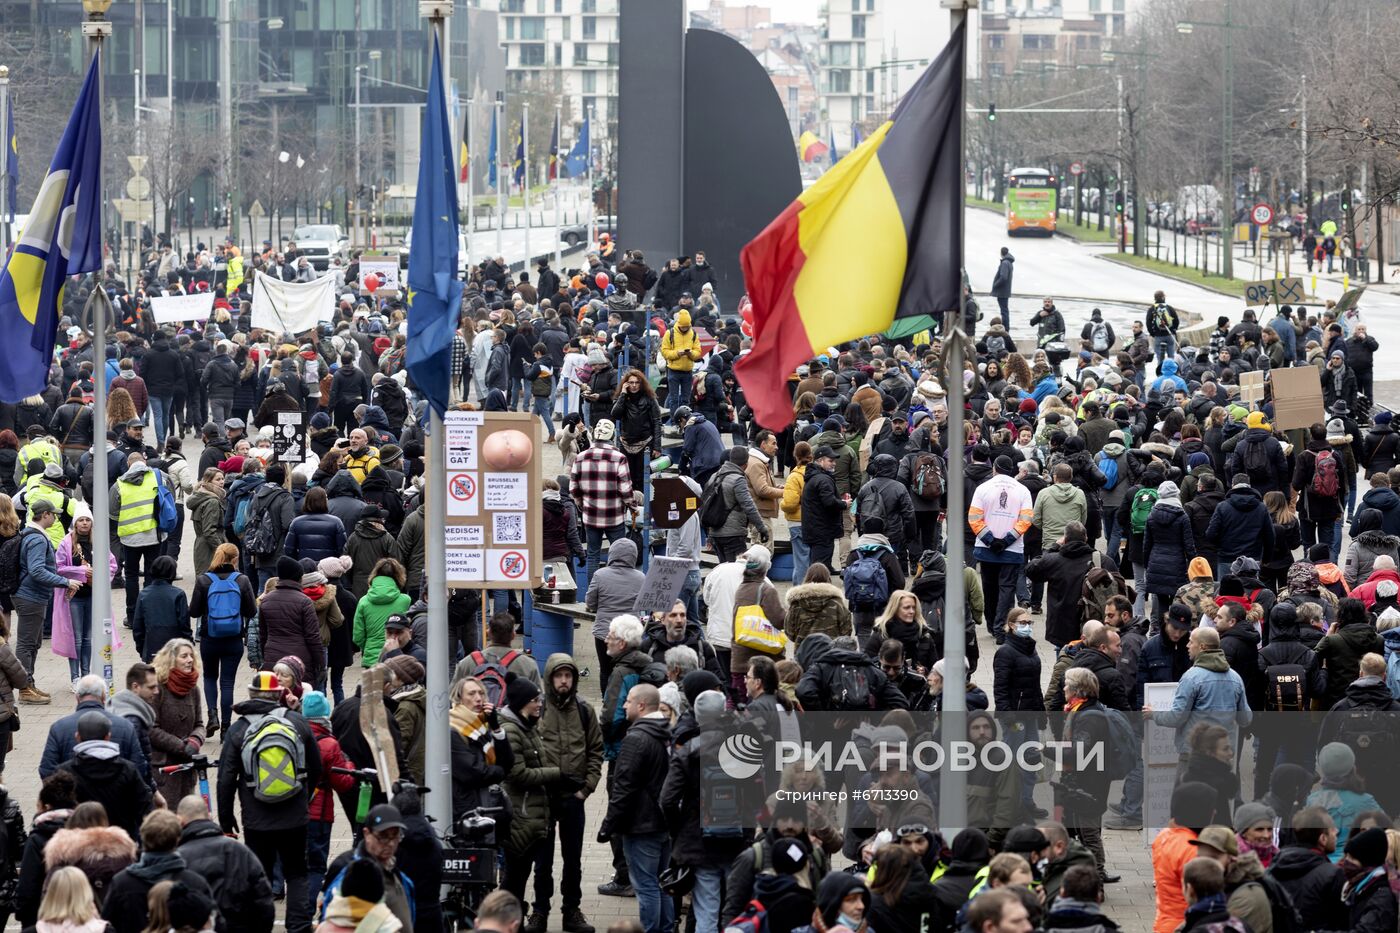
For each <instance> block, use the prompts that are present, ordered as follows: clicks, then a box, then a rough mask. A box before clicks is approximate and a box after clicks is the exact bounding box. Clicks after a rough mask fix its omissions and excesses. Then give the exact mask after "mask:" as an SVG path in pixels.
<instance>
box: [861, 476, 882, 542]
mask: <svg viewBox="0 0 1400 933" xmlns="http://www.w3.org/2000/svg"><path fill="white" fill-rule="evenodd" d="M856 517H857V518H858V519H859V527H862V528H863V527H865V523H866V522H868V521H870V520H871V519H875V518H878V519H879V520H880V521H882V522H885V523H886V524H888V519H887V518H886V516H885V500H884V497H882V496H881V495H880V487H879V486H877V485H875V484H874V483H867V484H866V485H865V486H864V487H862V488H861V490H860V492H859V493H857V494H856ZM888 530H889V529H886V531H888Z"/></svg>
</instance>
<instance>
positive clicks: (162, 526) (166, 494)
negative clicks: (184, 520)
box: [156, 470, 180, 535]
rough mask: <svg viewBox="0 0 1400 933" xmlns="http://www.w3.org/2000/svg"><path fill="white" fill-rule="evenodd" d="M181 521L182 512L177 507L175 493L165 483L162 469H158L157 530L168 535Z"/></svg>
mask: <svg viewBox="0 0 1400 933" xmlns="http://www.w3.org/2000/svg"><path fill="white" fill-rule="evenodd" d="M179 521H180V513H179V511H178V510H177V509H176V508H175V493H173V492H171V490H170V487H169V486H167V485H165V480H164V479H163V478H162V477H161V474H160V471H159V470H157V471H156V530H157V531H159V532H160V533H161V534H163V535H168V534H170V533H171V532H172V531H174V530H175V525H176V524H177V523H178V522H179Z"/></svg>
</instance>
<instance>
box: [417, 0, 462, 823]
mask: <svg viewBox="0 0 1400 933" xmlns="http://www.w3.org/2000/svg"><path fill="white" fill-rule="evenodd" d="M419 10H420V12H422V13H423V14H425V15H427V16H428V22H429V24H430V26H431V29H432V33H433V35H434V36H435V37H436V38H437V42H438V48H439V49H441V50H442V83H443V93H444V95H445V94H446V91H447V88H449V87H451V86H452V85H451V82H450V80H449V78H448V63H449V62H450V60H451V59H450V56H449V55H448V54H447V49H448V44H447V17H448V16H449V15H451V13H452V2H451V0H446V2H441V0H426V2H420V3H419ZM452 138H453V139H455V138H456V136H455V134H454V136H453V137H452ZM423 157H426V153H425V154H424V155H423ZM428 410H429V413H430V414H429V421H428V443H427V457H428V476H427V479H428V482H427V487H426V489H425V490H424V492H425V495H426V497H427V506H428V508H427V520H428V526H427V529H426V531H427V534H426V535H424V542H423V557H424V565H423V573H424V579H425V580H430V581H432V590H431V592H429V594H428V644H427V648H428V658H429V659H430V661H429V664H428V672H427V673H428V734H427V737H426V741H427V745H426V748H425V749H424V756H423V780H424V782H425V783H426V784H427V785H428V786H429V787H431V788H432V789H433V790H434V793H431V794H429V795H428V797H427V799H426V800H425V801H424V807H425V810H426V813H427V815H428V816H429V817H430V818H431V819H433V820H435V821H436V822H437V824H438V825H439V826H450V825H452V768H451V761H452V758H451V745H449V744H448V743H449V739H450V736H449V735H448V732H447V729H448V723H447V711H448V709H449V708H450V706H451V700H450V698H449V697H448V695H447V693H448V689H449V686H448V676H447V675H448V670H447V668H446V666H444V661H443V660H442V659H444V658H446V657H447V652H448V645H447V587H446V585H444V584H443V582H442V581H444V580H446V579H447V540H446V532H444V531H443V516H445V515H446V514H447V451H446V449H445V447H444V445H443V440H444V436H445V434H446V431H445V430H444V429H443V426H442V416H441V415H439V414H438V413H437V412H436V411H433V409H432V406H431V405H429V406H428Z"/></svg>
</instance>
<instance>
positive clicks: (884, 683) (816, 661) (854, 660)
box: [797, 647, 909, 711]
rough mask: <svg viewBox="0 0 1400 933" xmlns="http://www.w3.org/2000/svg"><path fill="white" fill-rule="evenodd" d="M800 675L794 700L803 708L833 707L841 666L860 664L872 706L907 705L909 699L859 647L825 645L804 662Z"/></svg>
mask: <svg viewBox="0 0 1400 933" xmlns="http://www.w3.org/2000/svg"><path fill="white" fill-rule="evenodd" d="M802 667H803V672H802V679H801V680H800V681H798V683H797V701H798V702H799V703H801V704H802V708H803V709H804V710H808V711H811V710H829V709H835V708H836V706H835V705H834V698H835V697H836V696H837V695H838V694H839V692H840V691H839V684H840V682H841V668H842V667H855V668H860V669H862V670H863V672H864V673H865V679H866V683H867V684H868V685H869V688H870V695H871V696H872V697H873V698H874V702H875V707H874V708H875V709H907V708H908V707H909V701H908V700H907V699H906V698H905V696H904V694H903V693H901V692H900V690H899V687H898V686H896V685H895V683H894V682H893V681H891V680H890V679H889V678H888V677H886V676H885V674H884V672H883V671H882V670H880V668H879V666H878V665H877V664H876V663H875V662H874V661H872V660H871V659H870V656H869V655H867V654H865V653H864V652H861V651H851V650H848V649H845V648H831V647H828V648H827V649H826V651H825V652H824V653H822V654H820V655H818V656H816V657H814V658H810V663H803V665H802Z"/></svg>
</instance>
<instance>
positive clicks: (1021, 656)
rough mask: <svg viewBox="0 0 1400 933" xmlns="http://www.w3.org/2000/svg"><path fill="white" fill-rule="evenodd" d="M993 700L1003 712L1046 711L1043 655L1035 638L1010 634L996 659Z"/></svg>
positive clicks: (999, 649) (993, 669) (993, 658)
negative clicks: (1042, 688)
mask: <svg viewBox="0 0 1400 933" xmlns="http://www.w3.org/2000/svg"><path fill="white" fill-rule="evenodd" d="M992 697H993V701H994V702H995V703H996V710H997V712H998V713H1001V712H1028V711H1029V712H1039V711H1043V710H1044V709H1045V699H1044V697H1042V696H1041V693H1040V655H1039V654H1037V653H1036V650H1035V639H1033V638H1026V637H1024V636H1021V635H1017V634H1016V633H1015V632H1010V631H1008V632H1007V633H1006V641H1005V643H1004V644H1002V645H1001V647H999V648H997V650H996V654H995V655H993V656H992Z"/></svg>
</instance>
